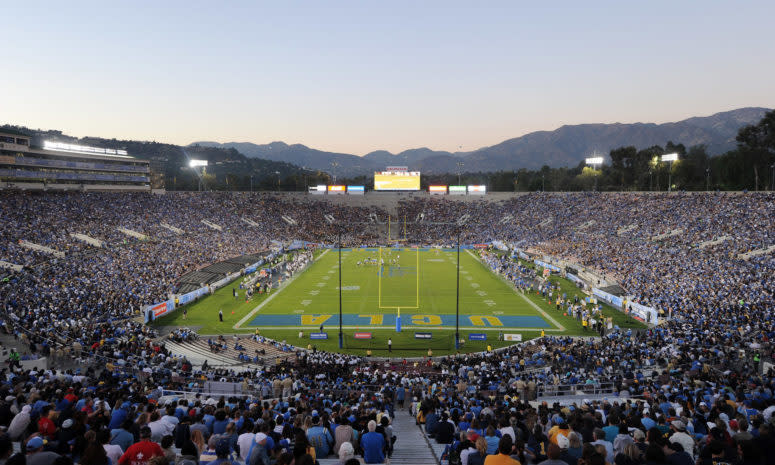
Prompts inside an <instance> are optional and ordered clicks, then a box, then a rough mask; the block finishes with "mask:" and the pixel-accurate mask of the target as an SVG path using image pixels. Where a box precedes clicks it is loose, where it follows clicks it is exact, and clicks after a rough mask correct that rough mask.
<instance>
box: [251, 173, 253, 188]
mask: <svg viewBox="0 0 775 465" xmlns="http://www.w3.org/2000/svg"><path fill="white" fill-rule="evenodd" d="M250 192H253V175H252V174H251V175H250Z"/></svg>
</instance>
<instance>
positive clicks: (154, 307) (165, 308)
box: [143, 299, 175, 323]
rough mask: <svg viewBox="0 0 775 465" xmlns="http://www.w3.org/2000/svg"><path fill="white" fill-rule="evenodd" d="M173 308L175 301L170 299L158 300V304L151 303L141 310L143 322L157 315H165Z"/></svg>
mask: <svg viewBox="0 0 775 465" xmlns="http://www.w3.org/2000/svg"><path fill="white" fill-rule="evenodd" d="M174 309H175V301H173V300H172V299H170V300H165V301H164V302H159V303H158V304H151V305H148V306H146V307H145V310H143V313H144V318H145V322H146V323H148V322H149V321H153V320H155V319H157V318H159V317H162V316H164V315H166V314H167V313H169V312H171V311H172V310H174Z"/></svg>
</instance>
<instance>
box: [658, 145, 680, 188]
mask: <svg viewBox="0 0 775 465" xmlns="http://www.w3.org/2000/svg"><path fill="white" fill-rule="evenodd" d="M661 160H662V161H666V162H667V191H668V192H670V191H672V190H673V162H674V161H678V154H677V153H666V154H664V155H662V157H661Z"/></svg>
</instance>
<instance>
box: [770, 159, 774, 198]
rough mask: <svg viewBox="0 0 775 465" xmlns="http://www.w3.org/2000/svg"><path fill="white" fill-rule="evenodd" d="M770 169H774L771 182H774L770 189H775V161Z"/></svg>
mask: <svg viewBox="0 0 775 465" xmlns="http://www.w3.org/2000/svg"><path fill="white" fill-rule="evenodd" d="M770 170H772V175H771V176H770V184H772V187H770V190H771V191H775V163H773V164H772V166H770Z"/></svg>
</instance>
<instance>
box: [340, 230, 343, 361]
mask: <svg viewBox="0 0 775 465" xmlns="http://www.w3.org/2000/svg"><path fill="white" fill-rule="evenodd" d="M343 345H344V334H343V333H342V226H341V225H340V226H339V348H340V349H341V348H342V346H343Z"/></svg>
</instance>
